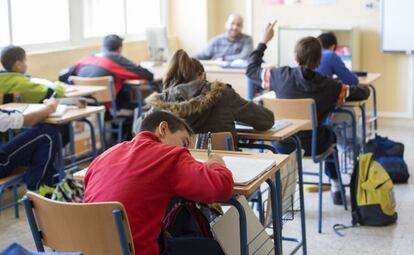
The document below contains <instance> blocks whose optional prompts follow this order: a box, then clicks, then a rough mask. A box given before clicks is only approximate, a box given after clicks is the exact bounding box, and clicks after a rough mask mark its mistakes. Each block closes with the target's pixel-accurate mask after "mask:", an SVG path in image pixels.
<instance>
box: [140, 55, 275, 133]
mask: <svg viewBox="0 0 414 255" xmlns="http://www.w3.org/2000/svg"><path fill="white" fill-rule="evenodd" d="M205 78H206V74H205V72H204V67H203V65H202V64H201V63H200V61H198V60H197V59H194V58H190V57H189V56H188V55H187V53H186V52H185V51H184V50H178V51H177V52H175V53H174V55H173V56H172V58H171V60H170V66H169V68H168V71H167V73H166V76H165V78H164V81H163V83H164V84H163V85H164V91H163V92H162V93H156V92H155V93H153V94H152V95H151V96H149V97H148V98H147V99H146V103H147V104H148V105H149V106H152V107H153V108H155V109H160V110H168V111H171V112H173V113H175V114H176V115H178V116H180V117H181V118H184V119H185V120H186V122H187V123H188V124H189V125H190V127H191V128H192V129H193V130H194V131H195V132H196V133H207V132H208V131H211V132H223V131H230V132H232V133H233V134H235V133H236V132H235V126H234V122H235V121H239V122H242V123H245V124H247V125H250V126H253V127H254V128H255V129H256V130H259V131H264V130H268V129H270V128H271V127H272V126H273V124H274V116H273V113H272V112H271V111H269V110H268V109H266V108H264V107H261V106H258V105H256V104H255V103H253V102H249V101H246V100H245V99H243V98H242V97H240V95H239V94H237V92H236V91H234V89H232V88H231V86H230V85H228V84H224V83H221V82H218V81H215V82H209V81H206V80H205ZM138 125H139V122H138ZM135 129H137V127H136V128H135Z"/></svg>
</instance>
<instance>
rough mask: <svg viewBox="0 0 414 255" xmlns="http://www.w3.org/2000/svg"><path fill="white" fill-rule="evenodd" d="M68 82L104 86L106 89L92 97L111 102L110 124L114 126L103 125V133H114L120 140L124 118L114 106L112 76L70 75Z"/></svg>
mask: <svg viewBox="0 0 414 255" xmlns="http://www.w3.org/2000/svg"><path fill="white" fill-rule="evenodd" d="M69 82H70V83H72V84H73V85H75V86H76V85H88V86H101V87H106V88H107V89H106V90H103V91H100V92H97V93H96V94H95V95H94V97H95V99H96V100H97V101H98V102H99V103H111V108H110V109H109V112H110V114H111V117H112V119H111V124H114V125H115V128H112V127H111V128H106V127H105V125H104V126H103V127H104V134H105V133H106V132H109V133H115V134H116V136H117V142H118V143H120V142H122V133H123V132H122V131H123V130H122V129H123V124H124V122H125V118H122V117H119V116H118V115H117V106H116V93H115V85H114V80H113V78H112V76H102V77H79V76H70V77H69Z"/></svg>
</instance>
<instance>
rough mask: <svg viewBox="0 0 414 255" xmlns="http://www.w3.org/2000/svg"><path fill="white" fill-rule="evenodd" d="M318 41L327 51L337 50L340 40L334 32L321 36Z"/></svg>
mask: <svg viewBox="0 0 414 255" xmlns="http://www.w3.org/2000/svg"><path fill="white" fill-rule="evenodd" d="M318 40H319V41H320V42H321V44H322V47H323V48H324V49H325V50H336V46H337V45H338V40H337V39H336V36H335V34H334V33H332V32H328V33H323V34H321V35H319V36H318Z"/></svg>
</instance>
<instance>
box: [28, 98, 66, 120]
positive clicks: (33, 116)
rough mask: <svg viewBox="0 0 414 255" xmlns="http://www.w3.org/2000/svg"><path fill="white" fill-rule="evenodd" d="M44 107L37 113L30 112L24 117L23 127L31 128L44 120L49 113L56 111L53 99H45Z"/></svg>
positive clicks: (55, 103)
mask: <svg viewBox="0 0 414 255" xmlns="http://www.w3.org/2000/svg"><path fill="white" fill-rule="evenodd" d="M44 103H45V106H44V107H43V108H41V109H39V110H37V111H33V112H30V113H29V114H23V115H24V122H23V125H24V126H33V125H35V124H37V123H39V122H41V121H42V120H44V119H46V118H47V117H48V116H49V115H50V114H51V113H53V112H55V111H56V107H57V105H58V102H57V101H56V100H55V99H46V100H45V101H44Z"/></svg>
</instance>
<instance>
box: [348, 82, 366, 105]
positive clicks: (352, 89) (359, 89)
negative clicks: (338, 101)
mask: <svg viewBox="0 0 414 255" xmlns="http://www.w3.org/2000/svg"><path fill="white" fill-rule="evenodd" d="M370 94H371V90H370V89H369V87H368V86H367V85H357V86H349V94H348V96H347V98H346V101H360V100H365V99H368V97H369V95H370Z"/></svg>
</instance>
